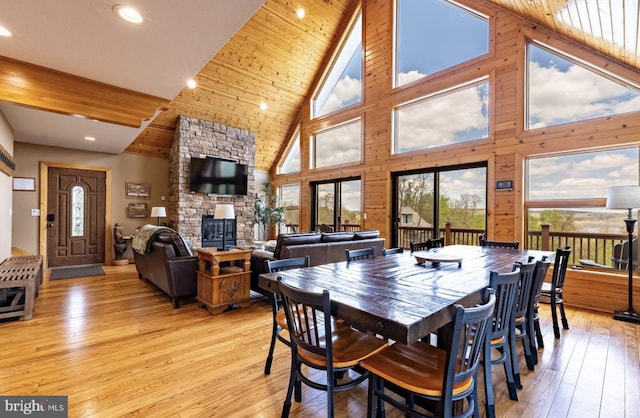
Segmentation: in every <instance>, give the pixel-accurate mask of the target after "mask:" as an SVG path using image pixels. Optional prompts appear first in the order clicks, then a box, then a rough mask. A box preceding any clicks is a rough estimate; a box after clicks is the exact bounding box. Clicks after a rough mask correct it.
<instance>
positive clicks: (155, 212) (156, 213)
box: [151, 206, 167, 218]
mask: <svg viewBox="0 0 640 418" xmlns="http://www.w3.org/2000/svg"><path fill="white" fill-rule="evenodd" d="M165 216H167V209H165V208H164V206H154V207H152V208H151V217H155V218H164V217H165Z"/></svg>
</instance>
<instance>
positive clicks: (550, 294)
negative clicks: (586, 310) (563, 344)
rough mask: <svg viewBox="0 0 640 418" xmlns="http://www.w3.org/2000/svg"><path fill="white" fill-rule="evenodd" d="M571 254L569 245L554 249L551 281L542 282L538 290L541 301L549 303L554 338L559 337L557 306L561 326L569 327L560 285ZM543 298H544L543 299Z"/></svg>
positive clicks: (562, 282)
mask: <svg viewBox="0 0 640 418" xmlns="http://www.w3.org/2000/svg"><path fill="white" fill-rule="evenodd" d="M570 255H571V247H565V248H564V249H562V248H558V249H557V250H556V257H555V259H554V260H553V272H552V274H551V283H549V282H544V283H542V289H541V290H540V294H541V298H540V302H541V303H550V304H551V318H552V319H553V334H554V335H555V337H556V339H560V327H559V326H558V313H557V308H560V317H561V320H562V328H564V329H569V322H567V315H566V314H565V313H564V301H563V299H562V287H563V286H564V277H565V275H566V273H567V265H568V264H569V256H570ZM543 298H544V299H543Z"/></svg>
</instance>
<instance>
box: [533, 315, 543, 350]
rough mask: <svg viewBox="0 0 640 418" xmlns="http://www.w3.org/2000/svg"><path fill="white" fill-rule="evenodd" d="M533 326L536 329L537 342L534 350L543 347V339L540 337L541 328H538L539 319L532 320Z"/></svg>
mask: <svg viewBox="0 0 640 418" xmlns="http://www.w3.org/2000/svg"><path fill="white" fill-rule="evenodd" d="M533 327H534V328H535V330H536V341H537V342H538V347H537V348H536V350H537V349H538V348H544V339H543V338H542V330H540V320H538V319H536V320H535V321H533ZM537 357H538V356H537V354H536V358H537Z"/></svg>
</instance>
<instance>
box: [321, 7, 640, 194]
mask: <svg viewBox="0 0 640 418" xmlns="http://www.w3.org/2000/svg"><path fill="white" fill-rule="evenodd" d="M615 2H619V0H614V3H615ZM570 3H571V4H568V7H569V6H571V7H586V6H584V4H583V5H582V6H581V5H580V4H582V3H583V0H571V2H570ZM399 4H400V8H401V9H400V11H399V23H398V27H399V33H398V39H399V46H398V51H399V54H398V55H399V58H398V65H397V68H398V71H399V73H398V74H397V80H398V84H404V83H407V82H411V81H414V80H417V79H419V78H422V77H424V76H426V75H429V74H432V73H434V72H437V71H440V70H442V69H443V68H447V67H448V66H450V65H455V64H457V63H461V62H464V61H466V60H469V59H471V58H474V57H475V56H479V55H482V54H484V53H486V52H487V51H488V42H489V40H488V33H489V31H488V23H487V22H486V21H485V20H483V18H482V17H481V16H477V15H473V14H471V13H469V12H468V11H465V10H462V9H460V8H459V7H457V6H454V5H452V4H450V3H446V2H444V1H442V0H399ZM636 8H637V5H636ZM431 40H435V42H431ZM350 51H354V49H353V46H352V47H351V49H350ZM358 51H359V49H358ZM347 58H348V59H345V60H344V65H343V67H342V71H341V73H340V74H341V77H338V78H336V80H337V82H336V84H335V88H334V89H333V91H332V93H331V95H330V96H329V97H328V98H327V103H328V104H330V105H329V107H327V110H328V111H332V110H336V109H340V108H342V107H344V106H346V105H348V104H351V103H354V101H355V102H357V101H359V100H360V96H361V92H362V81H361V74H362V71H361V68H360V65H359V64H360V63H359V62H358V60H357V59H356V60H354V59H353V58H354V56H353V55H349V56H348V57H347ZM529 59H530V62H528V63H525V64H527V65H528V72H529V80H530V84H529V86H528V91H529V92H530V99H529V102H528V111H529V121H528V122H529V125H530V129H534V128H540V127H545V126H553V125H558V124H562V123H567V122H570V121H579V120H587V119H591V118H594V117H600V116H604V115H612V114H617V113H624V112H629V111H637V110H640V94H639V93H638V91H636V90H633V89H632V88H630V87H627V86H625V85H622V84H621V83H620V82H616V81H612V80H611V79H610V78H607V77H605V76H604V75H602V74H599V73H596V72H594V71H593V69H592V68H586V67H583V66H581V65H578V64H577V61H572V60H569V59H565V58H562V57H560V56H559V55H556V54H554V53H552V52H551V51H550V50H547V49H546V48H545V47H544V46H538V45H531V46H530V48H529ZM523 67H524V66H523ZM489 91H491V89H490V88H489V87H488V84H486V83H485V84H479V85H475V86H474V87H473V88H467V89H463V90H458V91H456V92H454V93H452V94H446V95H445V94H443V95H441V96H438V97H436V98H434V99H432V100H425V101H423V102H416V103H415V104H413V103H412V104H411V105H406V106H405V107H404V108H402V107H401V108H400V109H402V110H400V111H399V120H400V129H399V131H400V139H399V142H398V144H396V146H395V151H396V152H406V151H410V150H415V149H420V148H426V147H435V146H444V145H448V144H453V143H457V142H461V141H465V140H475V139H482V138H484V137H486V136H487V135H488V127H487V122H486V120H487V118H488V112H489V110H490V109H491V107H490V100H491V97H489ZM397 126H398V121H397V120H396V127H397ZM391 140H392V138H390V141H391ZM360 141H361V139H360V129H345V128H344V127H342V128H340V129H338V130H336V131H334V132H332V133H331V134H330V135H326V136H325V137H324V138H321V143H320V141H319V142H318V146H319V148H318V149H319V150H320V151H322V150H324V152H325V154H326V158H324V159H322V158H321V159H320V161H319V166H320V165H322V166H326V165H333V164H337V163H342V162H346V161H350V159H351V161H359V160H360V152H361V150H360ZM365 146H366V145H365ZM634 152H636V151H635V150H634V151H616V152H609V153H608V154H607V155H597V156H595V155H591V154H588V155H576V156H573V157H563V158H562V159H561V160H560V159H558V160H551V159H549V160H546V162H544V165H543V166H541V167H540V168H539V170H540V171H541V173H542V174H544V175H542V176H539V177H535V175H534V174H532V175H534V180H535V181H533V182H532V183H535V185H533V189H532V191H531V195H530V197H531V198H532V199H533V198H536V196H538V194H539V193H542V191H545V193H551V194H553V195H555V196H556V197H564V198H574V196H577V195H579V194H584V193H586V192H592V193H595V194H597V195H598V197H604V196H606V187H607V186H609V185H614V184H629V182H632V183H633V184H637V182H638V159H637V156H631V155H630V154H633V153H634ZM636 153H637V152H636ZM318 154H320V153H318ZM540 164H542V162H540ZM537 165H539V164H538V163H535V162H534V163H533V164H532V167H534V168H533V169H532V173H535V170H538V168H535V167H537ZM483 180H484V179H483ZM472 183H473V182H471V184H472ZM538 184H539V186H538ZM473 188H474V186H471V187H470V189H473Z"/></svg>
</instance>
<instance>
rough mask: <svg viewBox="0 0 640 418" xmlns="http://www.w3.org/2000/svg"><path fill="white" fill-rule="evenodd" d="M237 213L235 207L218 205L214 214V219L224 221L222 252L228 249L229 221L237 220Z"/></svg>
mask: <svg viewBox="0 0 640 418" xmlns="http://www.w3.org/2000/svg"><path fill="white" fill-rule="evenodd" d="M235 218H236V212H235V210H234V208H233V205H230V204H226V203H225V204H222V203H221V204H218V205H216V210H215V211H214V212H213V219H222V251H224V250H226V249H227V243H226V240H227V219H235Z"/></svg>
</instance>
